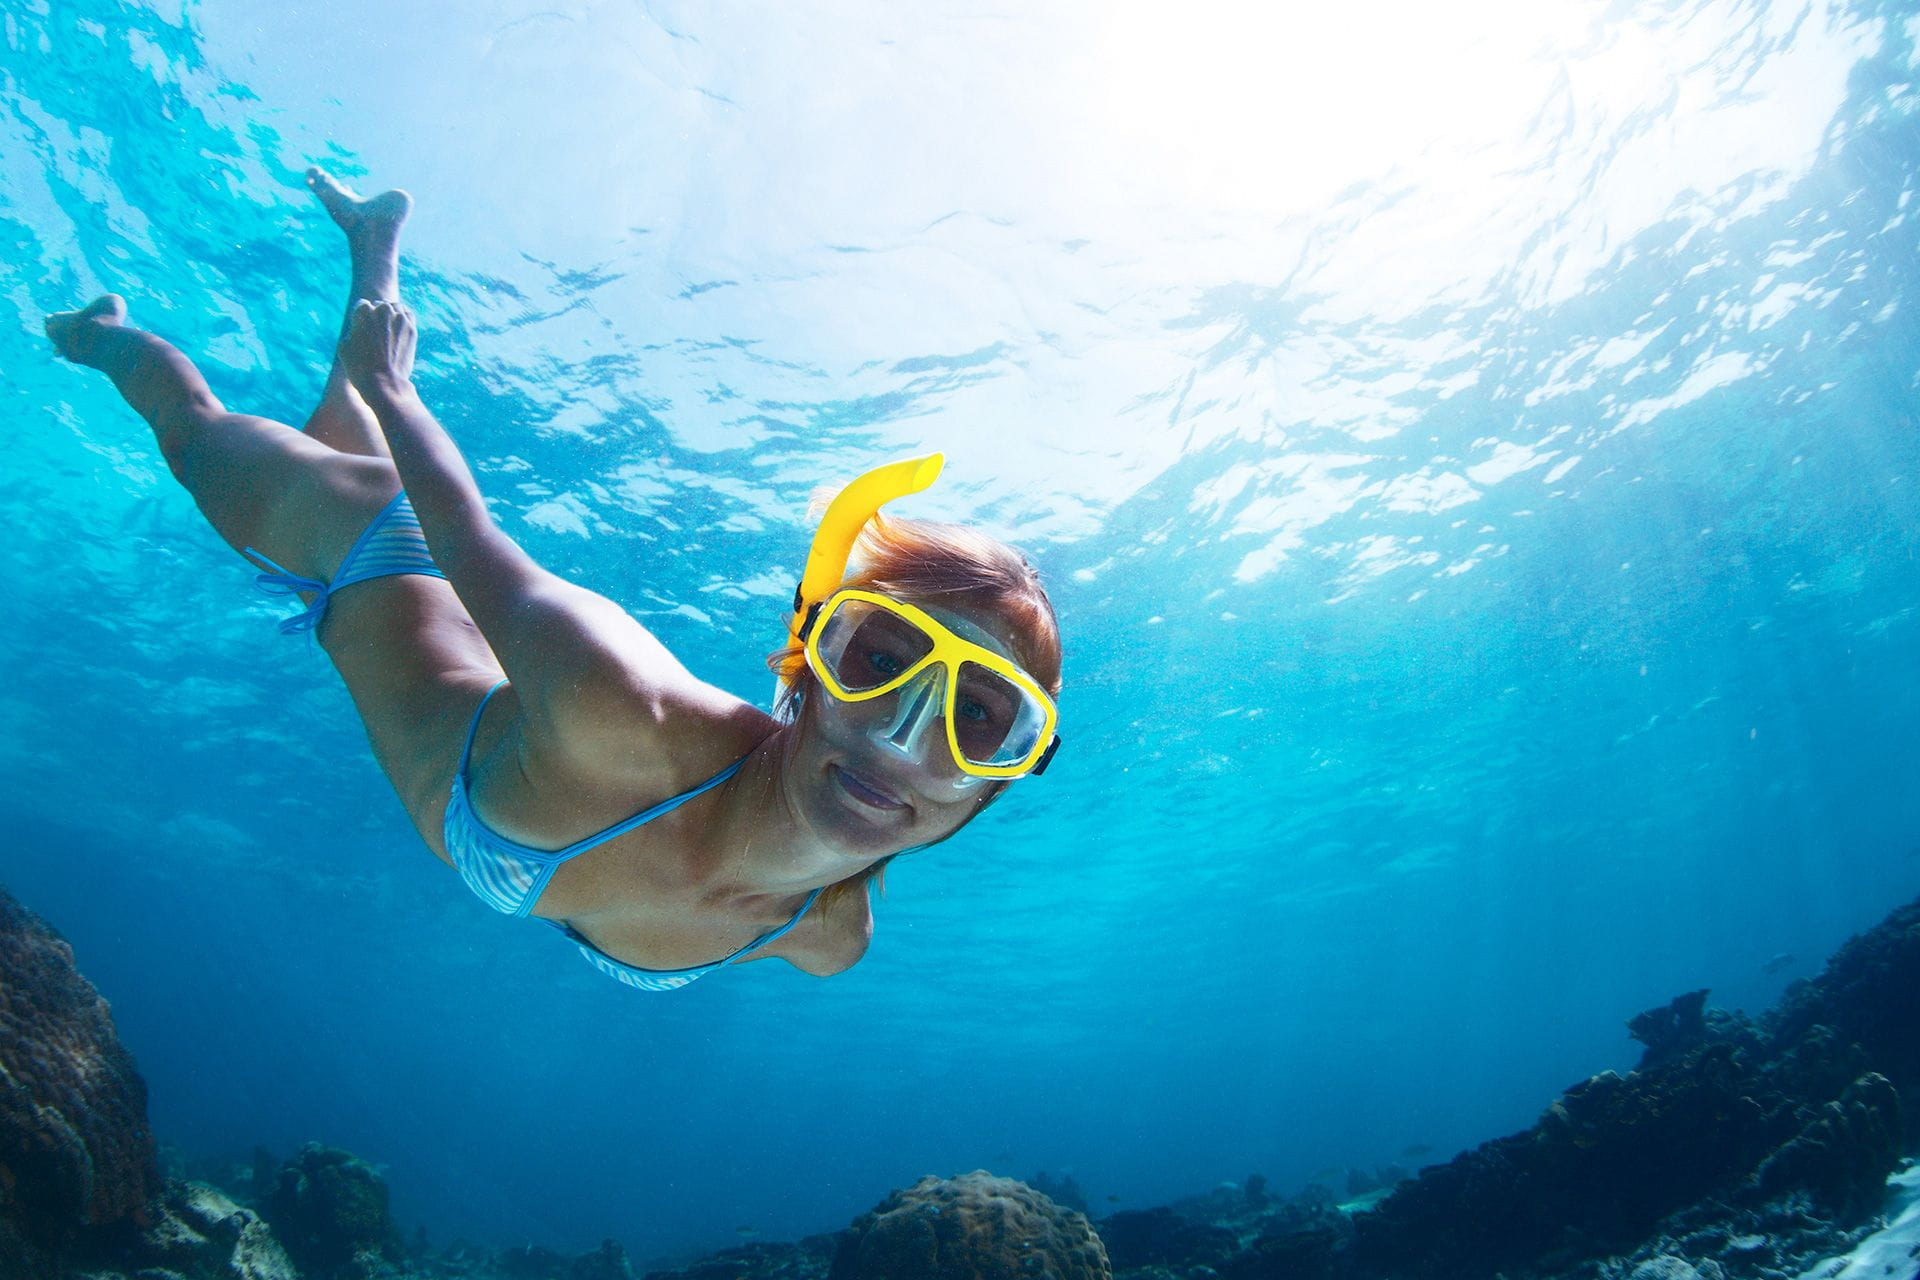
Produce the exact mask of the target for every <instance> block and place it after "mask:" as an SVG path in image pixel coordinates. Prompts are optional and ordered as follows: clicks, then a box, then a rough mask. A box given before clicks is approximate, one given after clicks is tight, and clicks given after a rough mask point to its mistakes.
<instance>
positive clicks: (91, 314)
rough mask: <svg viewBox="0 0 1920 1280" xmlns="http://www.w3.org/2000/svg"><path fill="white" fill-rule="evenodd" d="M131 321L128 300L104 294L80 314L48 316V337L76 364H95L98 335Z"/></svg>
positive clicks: (113, 294)
mask: <svg viewBox="0 0 1920 1280" xmlns="http://www.w3.org/2000/svg"><path fill="white" fill-rule="evenodd" d="M126 318H127V300H126V299H125V298H122V297H121V296H120V295H119V294H117V293H103V294H101V295H100V296H99V297H97V298H95V299H94V300H93V301H92V302H89V303H88V304H87V305H86V306H84V307H82V308H80V310H78V311H56V312H54V313H53V314H52V315H50V316H48V317H47V324H46V329H47V336H48V337H49V338H51V339H53V347H54V350H56V351H58V352H59V353H60V354H61V355H63V356H65V357H66V358H67V359H69V360H71V361H73V362H74V363H75V364H91V363H92V361H91V360H90V359H89V358H88V357H89V356H91V355H92V353H93V345H94V343H93V339H94V335H95V334H97V333H99V332H100V331H101V330H102V329H110V328H118V327H119V326H120V325H121V324H123V323H124V322H125V321H126Z"/></svg>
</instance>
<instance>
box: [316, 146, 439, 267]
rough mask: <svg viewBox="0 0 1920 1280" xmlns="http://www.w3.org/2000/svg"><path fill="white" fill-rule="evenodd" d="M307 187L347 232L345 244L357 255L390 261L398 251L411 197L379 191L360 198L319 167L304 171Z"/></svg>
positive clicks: (411, 201)
mask: <svg viewBox="0 0 1920 1280" xmlns="http://www.w3.org/2000/svg"><path fill="white" fill-rule="evenodd" d="M307 185H308V186H309V187H312V188H313V194H314V195H316V196H318V197H320V203H321V204H323V205H325V206H326V209H327V212H328V213H329V214H331V215H333V220H334V222H335V223H337V224H338V225H339V227H340V229H341V230H342V231H344V232H346V233H347V245H348V247H349V248H350V249H351V250H352V251H353V253H354V254H355V255H356V256H358V255H360V254H369V255H374V256H377V257H382V258H391V257H393V256H394V255H395V254H396V253H397V252H398V251H399V245H400V226H401V224H402V223H404V222H405V221H406V220H407V214H409V213H411V212H412V211H413V197H412V196H410V195H408V194H407V193H406V192H404V191H382V192H381V193H380V194H379V195H377V196H366V197H364V198H363V197H361V196H357V195H355V194H354V193H353V192H352V191H351V190H350V189H348V188H347V187H345V186H342V185H341V184H340V182H339V181H338V180H337V179H335V178H334V176H333V175H332V174H330V173H328V172H327V171H326V170H325V169H318V168H315V169H309V170H307Z"/></svg>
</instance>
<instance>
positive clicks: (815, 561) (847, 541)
mask: <svg viewBox="0 0 1920 1280" xmlns="http://www.w3.org/2000/svg"><path fill="white" fill-rule="evenodd" d="M946 464H947V455H946V454H944V453H930V454H928V455H927V456H926V457H924V458H904V459H902V460H901V461H899V462H889V463H887V464H886V465H885V466H880V467H875V468H874V469H873V470H871V471H869V472H867V473H866V474H865V475H862V476H858V477H855V479H854V480H853V481H852V482H851V483H849V484H848V485H847V487H846V488H844V489H842V490H841V491H840V492H839V493H837V494H835V495H834V496H833V501H832V502H829V503H828V504H827V514H826V515H824V516H822V517H821V518H820V528H819V529H818V530H817V531H816V532H815V533H814V535H813V547H812V549H811V550H809V551H808V552H807V568H806V572H804V573H802V574H801V575H800V586H799V587H798V588H797V589H796V590H795V591H794V593H793V621H792V622H789V623H788V624H787V634H788V636H789V637H790V638H791V639H792V641H793V643H794V644H799V643H800V628H801V626H802V625H803V624H804V623H805V622H806V620H807V610H808V609H810V608H812V607H813V606H814V605H816V604H818V603H820V602H821V601H822V600H825V599H826V598H827V597H828V596H830V595H832V594H833V593H834V590H835V589H836V588H838V587H839V585H840V582H841V580H842V579H843V578H845V577H846V576H847V561H848V560H849V559H850V558H851V557H852V556H853V544H854V542H855V540H856V539H858V538H859V536H860V531H861V530H862V529H864V528H866V527H867V521H869V520H871V519H873V517H874V516H875V515H876V514H878V513H879V510H880V508H881V507H883V506H885V505H886V504H887V503H889V502H892V501H893V500H894V499H895V498H904V497H906V496H907V495H908V494H910V493H918V492H920V491H921V490H922V489H924V488H926V487H927V486H928V485H930V484H932V483H933V482H934V481H935V480H938V479H939V478H940V468H942V467H944V466H946Z"/></svg>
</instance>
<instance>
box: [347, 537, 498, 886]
mask: <svg viewBox="0 0 1920 1280" xmlns="http://www.w3.org/2000/svg"><path fill="white" fill-rule="evenodd" d="M321 643H322V645H323V647H324V648H325V649H326V651H327V653H328V655H329V656H330V657H332V659H333V663H334V666H335V667H336V668H337V669H338V670H339V672H340V676H341V679H343V680H344V681H345V682H346V685H347V691H348V692H349V693H350V694H351V695H352V697H353V703H354V707H355V708H356V709H357V710H358V711H359V713H360V719H361V721H362V723H364V724H365V725H366V730H367V740H368V741H369V742H370V743H371V744H372V747H373V754H374V758H375V759H376V760H377V761H378V762H379V764H380V767H381V768H382V769H383V770H385V772H386V775H387V778H388V780H389V781H390V782H391V783H392V784H393V789H394V791H395V793H396V794H398V795H399V797H400V802H401V803H402V804H403V805H405V806H406V810H407V813H408V815H409V816H410V817H411V818H412V819H413V822H414V826H415V827H416V828H417V829H418V830H419V832H420V837H421V839H423V840H424V841H426V843H427V847H428V848H430V849H432V850H433V851H434V853H435V854H437V855H439V857H440V858H441V859H442V860H443V861H445V860H446V859H447V853H446V850H445V848H444V847H443V845H442V842H441V838H440V826H441V821H442V819H443V818H444V817H445V814H446V804H447V792H448V789H449V788H450V787H451V786H452V784H453V775H454V771H455V770H456V769H457V768H458V767H459V764H460V748H461V745H462V743H463V742H464V741H465V737H466V732H467V726H468V725H469V724H470V723H471V722H472V719H473V714H474V711H475V709H476V708H477V707H478V706H479V704H480V699H481V697H482V695H484V694H485V693H486V691H487V690H488V689H489V688H491V687H492V686H493V684H494V683H495V682H496V681H498V680H499V679H500V678H501V671H500V664H499V662H498V661H497V660H496V659H495V658H494V656H493V651H492V650H491V649H489V648H488V647H487V643H486V641H485V640H484V639H483V638H482V637H481V635H480V632H479V630H478V628H476V627H475V626H474V625H473V620H472V619H471V618H470V617H469V616H468V615H467V611H466V609H465V608H464V607H463V606H462V605H461V603H460V599H459V597H458V596H456V595H455V594H454V592H453V588H452V587H451V586H449V585H448V584H447V583H446V581H445V580H443V579H440V578H432V577H426V576H423V575H420V574H403V575H396V576H394V577H389V578H374V579H371V580H369V581H366V582H359V583H355V584H354V585H352V586H350V587H347V588H345V589H344V590H342V591H341V593H340V594H339V596H337V597H335V598H333V599H332V600H330V601H329V603H328V606H327V617H326V621H325V622H324V623H323V624H322V627H321Z"/></svg>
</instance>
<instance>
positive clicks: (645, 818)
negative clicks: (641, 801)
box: [549, 756, 747, 861]
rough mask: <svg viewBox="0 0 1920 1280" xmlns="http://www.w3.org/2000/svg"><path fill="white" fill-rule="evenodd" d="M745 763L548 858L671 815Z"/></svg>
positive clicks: (568, 855)
mask: <svg viewBox="0 0 1920 1280" xmlns="http://www.w3.org/2000/svg"><path fill="white" fill-rule="evenodd" d="M746 762H747V757H745V756H741V757H740V758H739V759H738V760H735V761H734V762H733V763H732V764H730V765H728V766H727V767H726V768H724V769H722V770H721V771H720V772H718V773H716V774H714V775H713V776H712V777H711V778H708V779H707V780H706V781H705V782H703V783H701V784H700V785H699V786H696V787H693V788H691V789H690V790H687V791H682V792H681V793H680V794H679V795H677V796H673V797H671V798H670V799H666V800H662V801H661V802H660V803H659V804H657V805H654V806H653V807H652V808H651V809H643V810H641V811H640V812H639V813H636V814H634V815H633V816H632V817H631V818H628V819H627V820H626V821H625V822H616V823H614V824H613V825H612V826H610V827H608V828H607V829H606V830H605V831H596V832H594V834H592V835H590V836H588V837H586V838H585V839H583V840H575V841H574V842H573V843H572V844H570V845H568V846H567V847H566V848H564V849H562V850H560V851H559V852H558V853H555V854H551V855H549V856H551V857H552V858H553V859H554V860H555V861H562V860H564V859H567V858H571V857H573V856H574V855H575V854H579V853H585V852H586V851H587V850H589V849H591V848H593V847H594V846H595V845H597V844H603V843H605V842H606V841H608V840H611V839H613V838H614V837H615V836H623V835H625V834H626V833H627V832H629V831H631V830H633V829H634V828H635V827H644V826H646V825H647V824H648V823H649V822H652V821H653V820H654V819H655V818H657V817H659V816H660V815H661V814H663V813H671V812H672V811H673V810H675V809H678V808H679V807H680V806H681V805H683V804H685V803H686V802H687V801H689V800H691V799H693V798H694V797H695V796H697V795H702V794H704V793H705V792H708V791H711V790H712V789H713V788H715V787H717V786H719V785H720V784H721V783H723V782H725V781H726V780H727V779H728V778H731V777H732V776H733V775H734V774H736V773H738V772H740V766H741V765H743V764H745V763H746Z"/></svg>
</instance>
